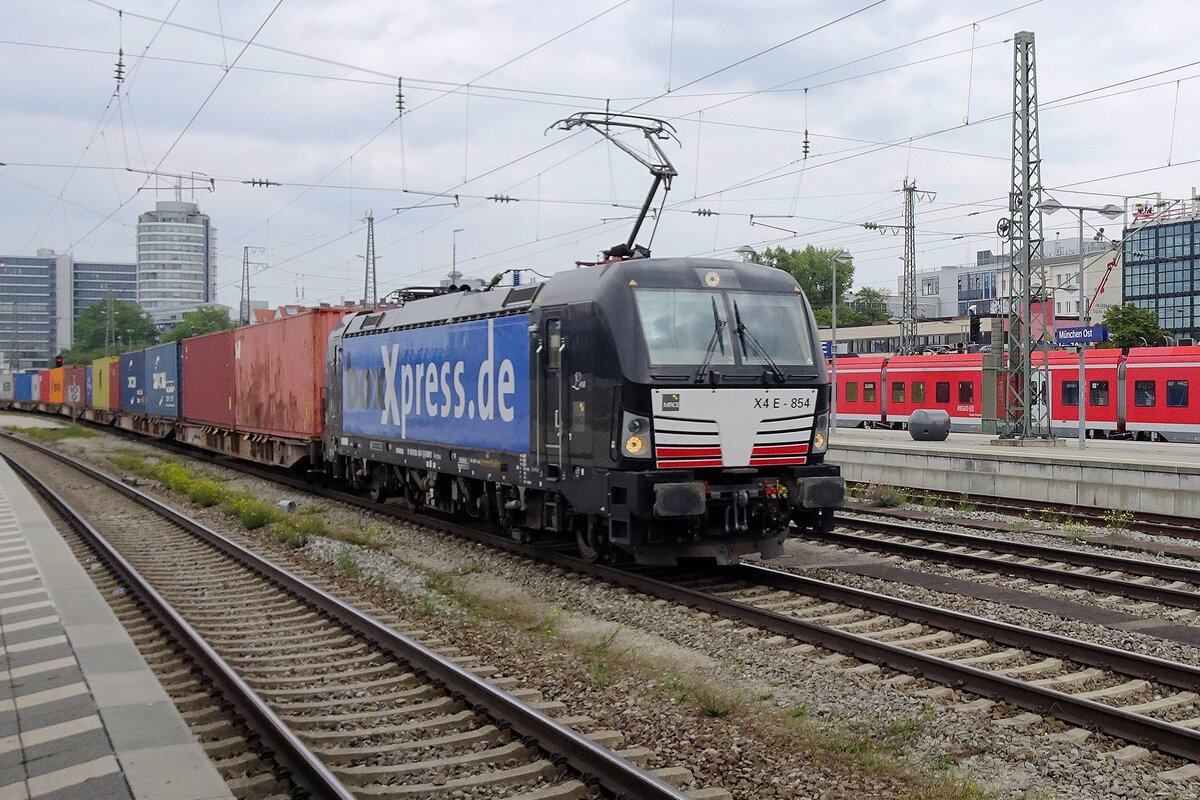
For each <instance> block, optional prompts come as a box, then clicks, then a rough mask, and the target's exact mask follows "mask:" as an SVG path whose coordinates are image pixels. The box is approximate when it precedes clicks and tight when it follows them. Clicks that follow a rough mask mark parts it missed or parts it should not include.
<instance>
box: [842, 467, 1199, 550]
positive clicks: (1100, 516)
mask: <svg viewBox="0 0 1200 800" xmlns="http://www.w3.org/2000/svg"><path fill="white" fill-rule="evenodd" d="M853 483H855V484H856V485H858V486H861V487H865V486H867V485H869V484H868V483H866V482H864V481H854V482H853ZM898 488H900V489H902V490H904V491H905V492H906V493H908V494H909V495H910V496H919V495H922V494H927V495H931V496H934V497H939V498H942V499H944V500H947V501H949V502H950V503H957V502H959V501H960V500H961V499H962V493H961V492H951V491H944V490H938V489H920V488H916V487H908V486H902V487H898ZM969 499H970V502H971V503H973V504H975V505H978V506H981V507H983V508H985V509H988V510H991V511H996V512H998V513H1001V514H1011V515H1013V516H1017V515H1019V514H1020V512H1022V511H1030V510H1033V511H1053V512H1055V513H1057V514H1062V515H1063V516H1065V517H1069V518H1074V519H1076V520H1081V521H1085V522H1087V523H1089V524H1095V523H1096V522H1097V521H1099V522H1101V523H1103V521H1104V515H1105V513H1106V512H1108V511H1111V510H1113V509H1106V508H1083V507H1081V506H1076V505H1071V504H1069V503H1055V502H1051V501H1046V500H1026V499H1022V498H1019V497H999V496H997V495H985V494H972V495H970V497H969ZM1128 527H1129V528H1130V529H1131V530H1135V531H1138V532H1140V533H1148V534H1151V535H1155V536H1169V537H1174V538H1177V539H1200V525H1197V524H1196V521H1195V520H1194V519H1192V518H1190V517H1181V516H1172V515H1170V514H1151V513H1146V512H1138V513H1137V514H1136V515H1135V516H1134V519H1133V521H1132V522H1130V523H1129V525H1128Z"/></svg>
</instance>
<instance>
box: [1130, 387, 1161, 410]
mask: <svg viewBox="0 0 1200 800" xmlns="http://www.w3.org/2000/svg"><path fill="white" fill-rule="evenodd" d="M1155 387H1156V384H1155V383H1154V381H1134V382H1133V404H1134V405H1135V406H1139V407H1141V408H1150V407H1151V406H1153V405H1154V403H1155V396H1154V395H1155Z"/></svg>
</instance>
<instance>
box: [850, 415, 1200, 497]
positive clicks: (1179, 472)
mask: <svg viewBox="0 0 1200 800" xmlns="http://www.w3.org/2000/svg"><path fill="white" fill-rule="evenodd" d="M994 441H995V437H994V436H988V435H984V434H978V433H951V434H950V437H949V438H948V439H946V441H944V442H916V441H913V439H912V437H911V436H910V435H909V433H908V431H892V430H873V429H864V428H838V429H837V430H836V431H834V432H833V434H832V435H831V436H830V441H829V454H828V456H827V459H828V460H829V461H830V462H832V463H835V464H840V465H841V467H842V475H844V476H845V478H846V479H847V480H850V481H862V482H864V483H881V484H889V485H892V486H902V487H907V488H912V489H929V490H933V491H940V492H956V493H963V492H966V493H968V494H975V495H983V496H992V497H1004V498H1012V499H1019V500H1028V501H1032V502H1047V503H1066V504H1069V505H1076V506H1090V507H1095V508H1115V509H1120V510H1123V511H1134V512H1144V513H1149V514H1171V515H1177V516H1192V517H1197V516H1200V445H1198V444H1168V443H1166V442H1162V443H1152V442H1133V441H1120V440H1104V439H1095V440H1093V439H1089V440H1088V442H1087V449H1086V450H1080V449H1079V448H1078V440H1076V439H1063V440H1059V443H1058V444H1057V446H1051V445H1024V446H1019V447H1016V446H1012V445H1003V444H993V442H994Z"/></svg>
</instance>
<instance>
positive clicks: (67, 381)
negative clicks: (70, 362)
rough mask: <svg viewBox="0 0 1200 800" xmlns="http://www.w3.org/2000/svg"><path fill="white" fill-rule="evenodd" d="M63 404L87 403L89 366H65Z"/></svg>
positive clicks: (80, 404)
mask: <svg viewBox="0 0 1200 800" xmlns="http://www.w3.org/2000/svg"><path fill="white" fill-rule="evenodd" d="M63 405H66V406H69V407H70V408H83V407H84V406H85V405H87V367H63Z"/></svg>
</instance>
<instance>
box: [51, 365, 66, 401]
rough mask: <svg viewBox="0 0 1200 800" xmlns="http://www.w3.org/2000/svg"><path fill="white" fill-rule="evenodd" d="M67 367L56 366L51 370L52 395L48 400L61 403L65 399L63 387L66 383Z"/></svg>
mask: <svg viewBox="0 0 1200 800" xmlns="http://www.w3.org/2000/svg"><path fill="white" fill-rule="evenodd" d="M65 369H66V368H65V367H55V368H54V369H52V370H50V395H49V397H48V401H49V402H51V403H61V402H62V401H63V387H64V386H65V385H66V373H65Z"/></svg>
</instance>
